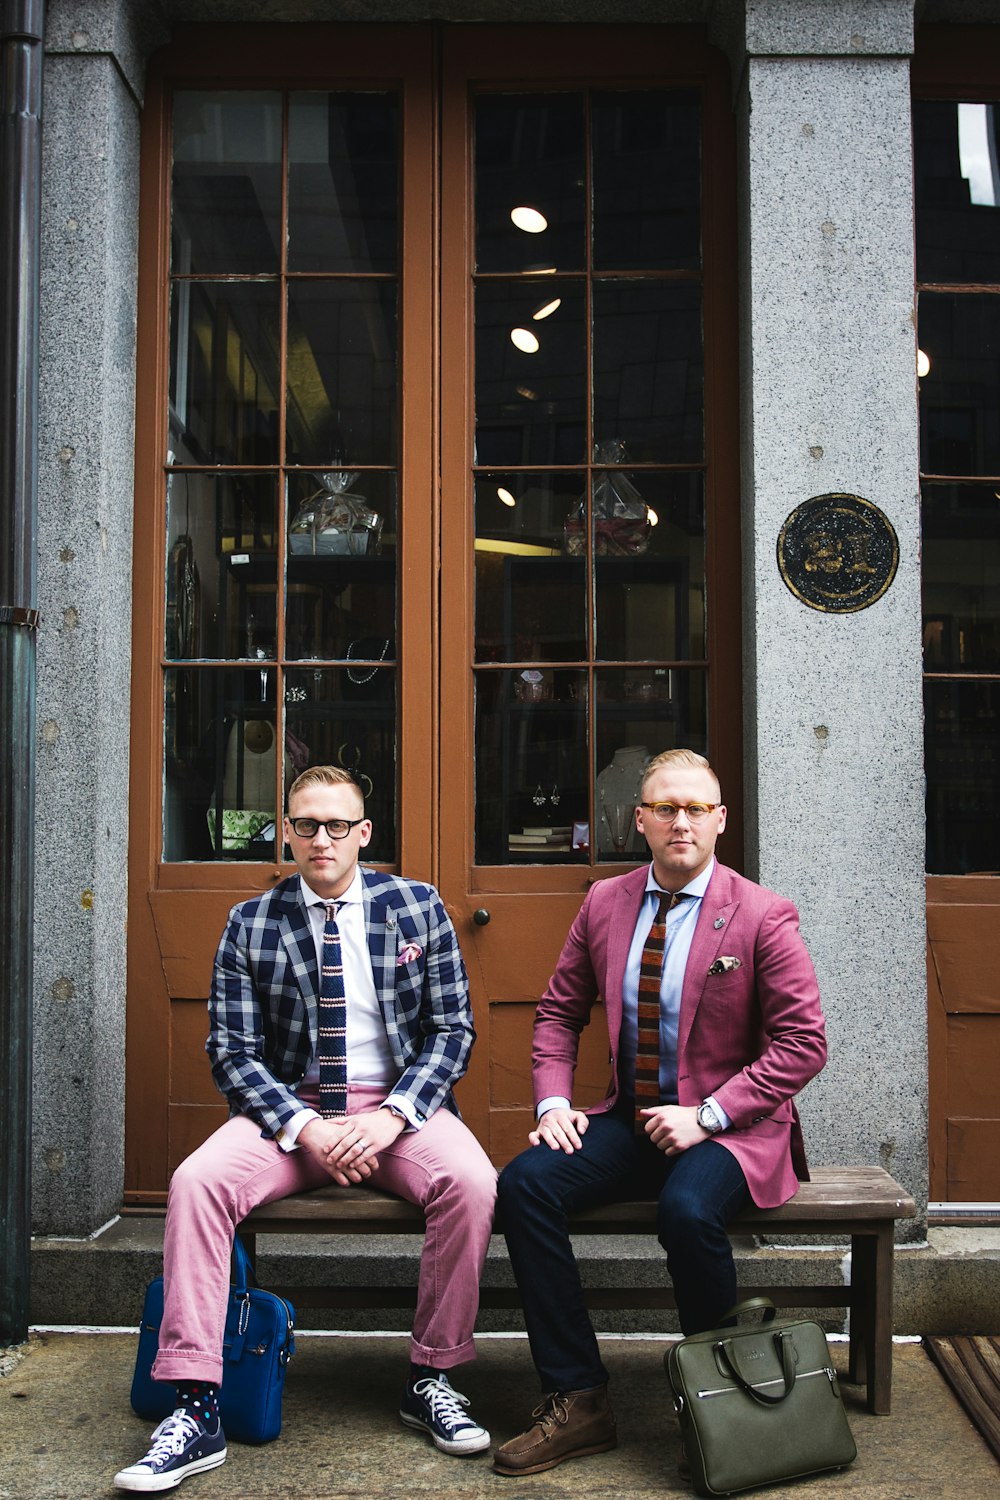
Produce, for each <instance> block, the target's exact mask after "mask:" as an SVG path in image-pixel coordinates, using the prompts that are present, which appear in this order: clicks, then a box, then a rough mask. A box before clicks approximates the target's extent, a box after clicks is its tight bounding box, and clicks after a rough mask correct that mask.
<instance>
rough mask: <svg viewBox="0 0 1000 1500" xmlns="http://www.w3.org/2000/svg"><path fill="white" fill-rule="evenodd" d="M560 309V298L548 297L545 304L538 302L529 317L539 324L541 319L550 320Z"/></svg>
mask: <svg viewBox="0 0 1000 1500" xmlns="http://www.w3.org/2000/svg"><path fill="white" fill-rule="evenodd" d="M560 307H562V298H561V297H550V298H549V300H548V301H547V302H540V303H539V304H538V306H537V307H536V308H535V310H534V312H533V313H532V314H531V316H532V318H533V319H534V321H535V322H536V323H540V322H541V321H542V319H543V318H550V317H551V316H552V314H553V313H554V312H555V311H556V309H557V308H560Z"/></svg>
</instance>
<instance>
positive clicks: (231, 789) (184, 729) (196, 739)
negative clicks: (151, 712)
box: [163, 666, 296, 860]
mask: <svg viewBox="0 0 1000 1500" xmlns="http://www.w3.org/2000/svg"><path fill="white" fill-rule="evenodd" d="M165 700H166V701H165V705H164V707H165V719H164V724H165V746H164V781H163V857H164V859H166V860H205V859H248V860H273V859H274V857H275V839H274V815H275V785H276V782H277V737H276V733H275V713H274V703H275V668H274V667H273V666H264V667H260V668H246V667H244V668H238V669H228V670H222V671H220V670H213V669H212V668H210V667H171V668H169V669H168V670H167V672H166V674H165ZM295 774H296V770H295V762H294V760H293V759H292V757H291V756H290V755H289V754H288V752H287V749H286V753H285V756H284V763H283V766H282V777H283V785H284V787H285V788H286V789H287V787H288V785H289V784H290V782H291V780H292V779H293V777H294V775H295Z"/></svg>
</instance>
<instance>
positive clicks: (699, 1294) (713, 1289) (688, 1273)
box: [498, 1107, 750, 1391]
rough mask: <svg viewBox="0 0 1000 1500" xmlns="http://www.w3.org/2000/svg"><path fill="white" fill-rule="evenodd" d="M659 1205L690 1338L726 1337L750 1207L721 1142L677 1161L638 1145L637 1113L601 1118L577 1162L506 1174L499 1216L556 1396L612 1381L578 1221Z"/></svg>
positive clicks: (562, 1159) (557, 1156)
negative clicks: (578, 1246)
mask: <svg viewBox="0 0 1000 1500" xmlns="http://www.w3.org/2000/svg"><path fill="white" fill-rule="evenodd" d="M654 1197H658V1200H659V1201H658V1208H657V1236H658V1238H659V1241H660V1244H661V1245H662V1246H663V1248H664V1250H665V1251H666V1252H667V1269H668V1270H669V1272H670V1277H671V1280H672V1281H673V1285H674V1294H675V1296H676V1298H677V1311H678V1315H679V1317H680V1324H681V1328H682V1329H683V1330H684V1332H685V1333H686V1334H690V1333H701V1332H702V1331H703V1330H704V1329H706V1328H713V1327H715V1326H716V1325H717V1324H718V1323H719V1321H720V1320H721V1318H722V1315H723V1314H724V1313H725V1312H726V1310H727V1309H728V1308H729V1307H731V1306H732V1304H733V1303H734V1302H735V1301H736V1268H735V1266H734V1265H733V1252H732V1247H731V1245H730V1243H729V1237H728V1235H727V1234H726V1224H727V1223H728V1222H729V1220H730V1219H732V1218H733V1216H734V1215H735V1214H737V1213H739V1211H740V1210H741V1209H742V1208H745V1207H746V1206H747V1205H748V1204H749V1202H750V1192H749V1189H748V1188H747V1184H746V1179H745V1177H744V1176H743V1171H742V1168H741V1167H740V1165H739V1163H738V1162H737V1160H736V1158H735V1157H734V1156H733V1155H732V1153H731V1152H729V1151H727V1150H726V1148H725V1147H724V1146H720V1145H719V1144H718V1142H716V1141H711V1140H709V1141H702V1142H701V1143H700V1144H699V1145H697V1146H692V1147H691V1148H690V1150H688V1151H685V1152H683V1153H682V1154H681V1155H680V1156H665V1155H664V1154H663V1152H662V1151H659V1150H657V1148H656V1147H655V1146H654V1145H652V1144H651V1142H650V1141H649V1140H648V1138H647V1137H646V1136H644V1135H643V1136H636V1134H635V1130H634V1126H633V1123H632V1110H631V1108H630V1107H623V1108H621V1109H615V1110H613V1111H611V1112H610V1113H609V1114H605V1115H592V1116H591V1117H590V1125H589V1127H588V1129H587V1132H586V1134H585V1135H584V1137H583V1146H582V1149H581V1150H579V1151H575V1152H573V1153H572V1155H569V1156H568V1155H566V1153H565V1152H563V1151H551V1150H550V1149H549V1147H548V1146H544V1145H542V1146H532V1147H530V1148H529V1149H528V1150H527V1151H524V1152H522V1153H521V1155H520V1156H516V1157H515V1158H514V1160H513V1161H512V1162H510V1164H509V1165H508V1166H506V1167H505V1168H504V1170H503V1171H502V1172H501V1174H500V1189H499V1200H498V1201H499V1207H500V1210H501V1212H502V1214H503V1224H504V1234H505V1236H506V1240H507V1248H508V1250H509V1252H510V1259H511V1264H512V1265H513V1267H514V1275H515V1276H516V1278H517V1284H518V1288H519V1289H520V1292H521V1300H522V1303H523V1306H524V1317H525V1323H526V1324H527V1329H528V1339H529V1341H530V1344H531V1354H532V1358H533V1359H534V1361H535V1366H536V1368H537V1370H538V1373H539V1375H540V1376H541V1381H542V1389H543V1390H544V1391H581V1390H589V1389H591V1388H592V1387H593V1386H595V1385H603V1384H604V1383H605V1382H606V1381H607V1378H608V1374H607V1371H606V1370H605V1368H604V1365H603V1364H602V1362H601V1357H600V1354H599V1352H598V1348H597V1340H596V1338H595V1337H594V1330H593V1326H592V1324H591V1321H590V1317H589V1314H588V1312H587V1308H586V1304H585V1301H584V1295H583V1286H582V1284H581V1281H580V1273H579V1271H578V1269H577V1264H576V1258H575V1256H574V1254H573V1246H572V1244H571V1242H570V1237H569V1233H568V1230H567V1221H568V1219H569V1218H571V1217H572V1215H573V1214H575V1213H578V1212H579V1211H580V1210H581V1209H584V1208H591V1207H593V1206H595V1205H597V1204H600V1203H614V1202H616V1201H619V1200H621V1199H624V1198H654Z"/></svg>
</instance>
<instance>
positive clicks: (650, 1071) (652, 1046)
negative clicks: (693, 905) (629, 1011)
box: [635, 891, 681, 1131]
mask: <svg viewBox="0 0 1000 1500" xmlns="http://www.w3.org/2000/svg"><path fill="white" fill-rule="evenodd" d="M680 899H681V898H680V897H679V896H677V895H672V894H670V893H669V892H668V891H663V892H661V894H660V904H659V906H658V907H657V909H656V916H655V917H654V918H653V925H652V927H651V928H650V929H649V936H648V937H647V939H646V945H645V947H644V948H643V950H642V959H641V960H640V963H639V996H638V1009H637V1015H636V1043H635V1107H636V1129H637V1130H639V1131H642V1130H644V1129H645V1124H646V1122H645V1120H642V1119H640V1118H639V1114H638V1111H639V1110H640V1109H649V1108H650V1107H651V1106H652V1105H654V1104H659V1102H660V978H661V975H662V973H663V952H664V948H665V947H666V941H667V912H668V911H670V909H671V908H672V907H673V906H675V905H676V904H677V902H678V901H679V900H680Z"/></svg>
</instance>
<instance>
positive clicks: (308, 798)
mask: <svg viewBox="0 0 1000 1500" xmlns="http://www.w3.org/2000/svg"><path fill="white" fill-rule="evenodd" d="M283 831H284V837H285V840H286V841H287V842H288V844H289V845H290V846H291V850H292V855H293V858H294V860H295V863H296V865H297V867H298V874H297V875H294V876H292V877H291V878H290V879H288V880H283V881H282V882H281V883H280V885H278V886H276V887H275V889H274V890H272V891H268V892H265V893H264V894H263V895H261V896H256V897H254V898H253V899H251V900H249V901H244V902H242V903H241V904H240V905H239V906H236V907H234V908H233V910H232V911H231V912H230V915H229V921H228V924H227V926H226V930H225V932H224V934H223V936H222V941H221V942H220V944H219V950H218V953H217V955H216V960H215V971H214V976H213V981H212V995H211V999H210V1001H209V1015H210V1033H209V1038H208V1043H207V1049H208V1052H209V1056H210V1057H211V1059H212V1072H213V1076H214V1078H215V1081H216V1083H217V1084H218V1086H219V1088H220V1089H221V1091H222V1092H223V1094H225V1096H226V1098H227V1100H228V1101H229V1106H230V1110H231V1115H230V1118H229V1120H228V1121H227V1122H226V1124H225V1125H223V1126H222V1127H221V1128H220V1129H219V1130H217V1131H216V1132H215V1134H214V1135H212V1136H211V1137H210V1138H209V1139H208V1140H207V1141H206V1142H205V1143H204V1145H202V1146H200V1147H199V1148H198V1149H197V1150H196V1151H194V1152H193V1153H192V1154H191V1155H190V1156H189V1157H188V1158H187V1160H186V1161H184V1162H182V1163H181V1165H180V1166H179V1167H178V1168H177V1171H176V1172H175V1173H174V1176H173V1179H172V1181H171V1184H170V1195H169V1199H168V1206H167V1223H166V1230H165V1234H164V1315H163V1322H162V1326H161V1330H160V1345H159V1351H158V1354H157V1358H156V1362H155V1364H154V1367H153V1376H154V1378H155V1379H157V1380H162V1381H169V1382H173V1383H174V1384H175V1386H177V1409H176V1410H175V1412H174V1414H173V1416H172V1417H168V1418H167V1419H166V1421H165V1422H163V1423H161V1424H160V1426H159V1427H158V1428H157V1430H156V1432H155V1433H154V1434H153V1442H152V1446H151V1447H150V1450H149V1452H148V1453H147V1454H146V1456H145V1457H144V1458H143V1459H142V1460H140V1462H139V1463H138V1464H134V1465H132V1466H131V1467H130V1468H128V1469H123V1470H122V1471H121V1472H120V1473H118V1474H116V1475H115V1483H116V1485H118V1487H119V1488H121V1489H128V1490H138V1491H152V1490H161V1489H168V1488H173V1487H174V1486H175V1485H177V1484H179V1483H180V1482H181V1481H182V1480H183V1479H184V1478H186V1477H187V1476H188V1475H189V1474H194V1473H199V1472H202V1471H203V1470H205V1469H209V1468H214V1467H216V1466H217V1465H218V1464H220V1463H222V1462H224V1460H225V1457H226V1447H225V1437H224V1435H223V1433H222V1428H221V1425H220V1422H219V1416H218V1386H219V1384H220V1382H221V1377H222V1340H223V1329H224V1318H225V1307H226V1299H227V1292H228V1286H229V1264H230V1255H231V1252H232V1245H233V1234H234V1231H235V1228H236V1226H237V1225H238V1224H239V1223H240V1221H241V1220H242V1219H244V1218H245V1217H246V1215H247V1214H248V1213H249V1212H250V1211H251V1209H253V1208H255V1207H256V1206H257V1205H258V1204H261V1203H269V1202H272V1201H273V1200H274V1199H276V1198H283V1197H286V1196H287V1195H288V1194H289V1193H295V1192H303V1191H307V1190H309V1189H311V1188H316V1187H319V1186H321V1185H322V1184H323V1183H328V1182H330V1181H331V1179H332V1180H333V1181H335V1182H338V1183H341V1184H342V1185H344V1186H349V1185H351V1184H357V1183H362V1182H367V1183H370V1184H371V1185H372V1186H375V1187H379V1188H383V1189H385V1190H386V1191H388V1192H392V1193H397V1194H398V1195H399V1196H400V1197H402V1198H406V1199H407V1200H408V1201H410V1202H412V1203H419V1204H420V1206H421V1207H422V1208H423V1210H424V1214H425V1218H426V1234H425V1238H424V1247H423V1254H422V1258H421V1265H420V1279H419V1287H418V1297H417V1309H416V1315H415V1318H414V1325H413V1335H412V1340H411V1349H410V1354H411V1366H410V1372H409V1376H408V1379H407V1382H406V1387H405V1390H404V1393H403V1398H402V1402H401V1405H400V1416H401V1417H402V1419H403V1421H404V1422H405V1423H406V1424H407V1425H408V1426H410V1427H413V1428H415V1429H417V1430H419V1431H422V1432H426V1433H427V1434H428V1435H429V1436H430V1437H431V1439H432V1440H433V1442H434V1443H435V1445H436V1446H437V1447H438V1448H439V1449H441V1451H442V1452H445V1453H452V1454H460V1455H465V1454H469V1453H479V1452H482V1451H483V1450H484V1449H486V1448H488V1447H489V1443H490V1435H489V1433H488V1432H487V1431H486V1430H485V1428H483V1427H481V1426H480V1425H479V1424H478V1423H476V1422H474V1421H473V1420H472V1418H471V1416H470V1415H469V1413H468V1411H467V1407H468V1404H469V1403H468V1400H467V1398H466V1397H464V1396H462V1395H461V1394H460V1393H459V1392H458V1391H456V1390H455V1389H454V1388H453V1387H452V1386H451V1385H450V1383H449V1379H448V1373H447V1372H448V1371H449V1370H450V1369H451V1368H452V1367H453V1366H454V1365H458V1364H462V1363H463V1362H464V1361H466V1360H469V1359H471V1358H472V1357H473V1355H474V1352H475V1351H474V1345H473V1337H472V1330H473V1325H474V1323H475V1318H476V1313H477V1310H478V1303H479V1277H480V1272H481V1270H482V1265H483V1261H484V1259H485V1256H486V1250H487V1247H488V1245H489V1238H490V1233H491V1229H492V1223H493V1207H494V1201H495V1197H496V1173H495V1171H494V1170H493V1167H492V1165H491V1164H490V1161H489V1159H488V1157H487V1156H486V1154H485V1153H484V1151H483V1150H482V1148H481V1147H480V1145H479V1144H478V1142H477V1141H476V1139H475V1137H474V1136H473V1135H472V1133H471V1132H470V1131H469V1130H468V1129H467V1128H466V1126H465V1125H463V1124H462V1122H461V1120H460V1119H459V1117H458V1111H457V1109H456V1106H455V1102H454V1099H453V1097H452V1089H453V1087H454V1085H455V1084H456V1083H457V1081H458V1080H459V1079H460V1078H461V1077H462V1075H463V1073H464V1072H465V1069H466V1066H467V1063H468V1057H469V1053H470V1051H471V1048H472V1044H473V1041H474V1039H475V1032H474V1030H473V1026H472V1015H471V1011H470V1007H469V998H468V980H467V976H466V972H465V966H464V964H463V962H462V956H461V953H460V952H459V947H458V940H457V938H456V935H455V930H454V928H453V926H452V924H451V921H450V920H449V918H448V916H447V914H446V912H445V910H444V907H443V906H442V904H441V898H440V896H439V895H438V893H437V891H436V890H435V889H434V888H433V886H429V885H423V884H419V883H418V882H416V881H412V880H404V879H403V878H402V877H400V876H397V875H386V874H381V873H379V872H376V871H374V870H370V869H365V868H363V867H362V866H361V865H360V864H359V863H358V860H359V854H360V851H361V849H363V848H364V847H365V846H366V845H367V844H368V842H369V840H370V838H371V833H372V825H371V822H370V820H369V819H368V818H366V817H365V809H364V794H363V791H362V788H361V787H360V786H359V785H358V782H357V780H356V779H355V778H354V776H353V775H352V773H350V772H347V771H343V770H341V769H340V768H339V767H331V766H320V767H315V768H313V769H312V770H309V771H305V772H303V774H302V775H301V776H300V777H299V778H298V779H297V780H296V781H295V782H294V783H293V785H292V787H291V789H290V791H289V793H288V814H287V816H286V817H285V820H284V825H283ZM331 918H332V920H333V921H334V922H335V924H336V929H337V933H338V939H337V940H338V945H339V952H340V955H341V961H342V968H343V992H344V995H345V997H346V1020H347V1026H346V1054H347V1103H346V1113H344V1112H342V1111H340V1110H338V1111H337V1113H336V1114H334V1115H331V1114H330V1113H329V1112H327V1113H324V1112H323V1111H322V1108H321V1104H320V1067H319V1058H318V1055H317V1050H318V1049H317V1040H318V1018H319V1003H320V962H321V955H322V953H323V943H324V933H325V934H326V937H327V941H328V942H329V934H330V927H329V921H330V920H331ZM323 1087H324V1088H326V1087H327V1085H326V1084H325V1083H324V1085H323Z"/></svg>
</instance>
